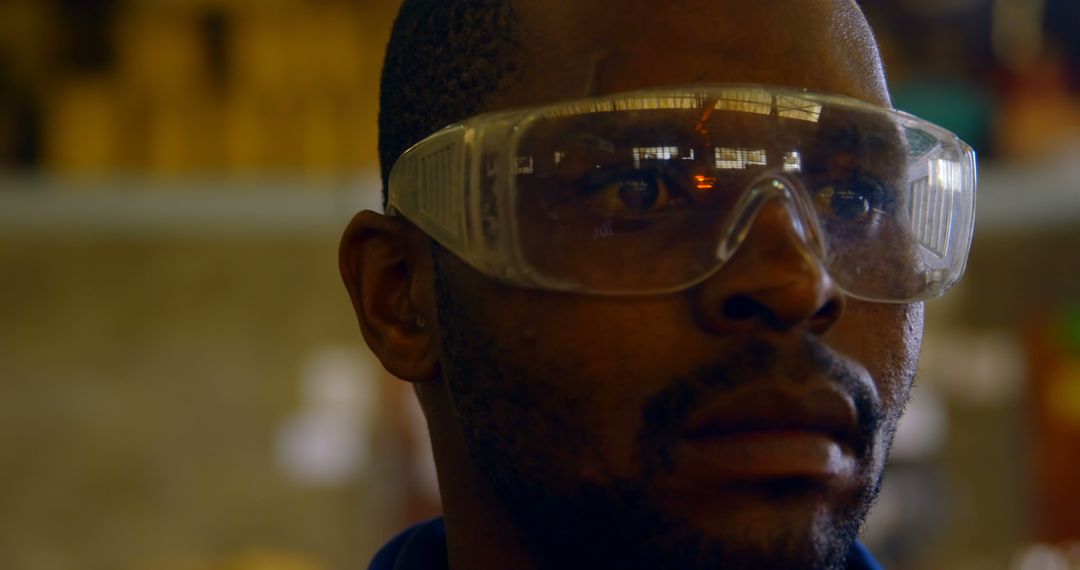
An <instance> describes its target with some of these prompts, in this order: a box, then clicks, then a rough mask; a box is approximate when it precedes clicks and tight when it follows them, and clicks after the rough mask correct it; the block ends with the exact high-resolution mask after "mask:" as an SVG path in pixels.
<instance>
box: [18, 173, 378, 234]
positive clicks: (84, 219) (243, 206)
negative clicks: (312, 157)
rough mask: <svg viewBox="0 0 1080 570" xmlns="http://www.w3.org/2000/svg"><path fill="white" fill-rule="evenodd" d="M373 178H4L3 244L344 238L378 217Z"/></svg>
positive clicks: (371, 175)
mask: <svg viewBox="0 0 1080 570" xmlns="http://www.w3.org/2000/svg"><path fill="white" fill-rule="evenodd" d="M380 188H381V183H380V181H379V175H378V174H377V173H374V172H364V173H358V174H357V175H356V176H354V177H349V178H326V179H318V178H315V179H312V178H289V177H271V176H265V177H254V178H252V177H244V178H229V177H225V176H222V177H196V176H192V177H183V178H175V179H158V178H97V179H78V178H59V177H16V176H6V177H3V176H0V238H2V237H4V236H7V237H17V236H20V235H22V236H35V235H36V236H42V235H55V236H71V235H86V236H102V237H114V236H115V237H139V236H145V237H155V236H164V237H197V236H202V235H206V236H233V237H273V236H286V237H304V236H323V235H333V234H340V232H341V231H342V230H343V229H344V228H345V225H346V224H347V223H348V221H349V219H350V218H351V217H352V215H353V214H355V213H356V212H358V211H360V210H364V209H370V210H376V211H381V208H382V206H381V201H382V197H381V192H380Z"/></svg>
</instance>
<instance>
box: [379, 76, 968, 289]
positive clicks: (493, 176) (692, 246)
mask: <svg viewBox="0 0 1080 570" xmlns="http://www.w3.org/2000/svg"><path fill="white" fill-rule="evenodd" d="M770 203H776V204H779V205H781V206H782V207H783V209H784V211H785V212H786V214H787V215H788V216H789V217H790V220H791V224H792V229H793V231H794V232H795V234H796V235H797V236H798V237H799V239H800V240H802V242H803V244H804V245H805V247H806V248H807V250H808V251H810V252H811V253H812V254H813V255H814V256H815V257H816V258H817V259H818V261H819V262H820V263H821V265H822V266H823V267H824V268H825V269H826V270H827V271H828V273H829V275H830V276H831V278H832V279H833V281H834V282H835V283H836V284H837V285H838V286H839V287H840V288H842V289H843V291H844V292H845V293H846V294H848V295H851V296H853V297H858V298H861V299H865V300H870V301H880V302H912V301H920V300H926V299H931V298H934V297H937V296H940V295H941V294H942V293H944V292H945V291H946V290H947V289H949V287H951V286H952V285H954V284H955V283H956V282H957V281H958V280H959V279H960V277H961V275H962V274H963V272H964V266H965V264H966V261H967V256H968V250H969V248H970V244H971V235H972V228H973V224H974V214H975V153H974V151H973V150H972V149H971V147H969V146H968V145H966V144H965V143H963V142H962V141H961V140H960V139H958V138H957V137H956V136H955V135H953V134H952V133H950V132H948V131H946V130H945V129H942V128H940V127H937V126H935V125H933V124H930V123H928V122H926V121H923V120H921V119H918V118H916V117H913V116H911V115H908V114H906V113H903V112H900V111H896V110H892V109H887V108H882V107H878V106H875V105H871V104H869V103H866V102H863V101H860V100H857V99H852V98H848V97H843V96H838V95H831V94H825V93H815V92H812V91H804V90H791V89H781V88H774V87H767V86H760V85H736V86H727V85H706V86H689V87H680V88H665V89H654V90H648V91H638V92H631V93H620V94H615V95H609V96H603V97H597V98H593V99H587V100H581V101H572V102H566V103H559V104H555V105H550V106H544V107H538V108H532V109H522V110H516V111H509V112H498V113H489V114H485V115H480V116H476V117H473V118H471V119H468V120H465V121H463V122H461V123H459V124H456V125H451V126H449V127H447V128H445V129H443V130H441V131H438V132H436V133H434V134H432V135H431V136H429V137H428V138H426V139H424V140H423V141H421V142H420V143H418V144H417V145H415V146H413V147H412V148H410V149H409V150H408V151H406V152H405V153H404V154H403V155H402V156H401V157H400V158H399V159H398V161H397V162H396V163H395V164H394V167H393V169H392V171H391V174H390V180H389V202H388V212H389V213H400V214H401V215H403V216H405V217H406V218H408V219H409V220H411V221H412V222H413V223H414V224H416V226H417V227H419V228H420V229H421V230H423V231H424V232H425V233H427V234H428V235H429V236H431V237H432V238H433V239H434V240H436V241H437V242H439V243H440V244H442V246H443V247H445V248H446V249H448V250H449V251H451V252H452V253H454V254H455V255H457V256H458V257H460V258H461V259H462V260H464V261H465V262H467V263H468V264H469V265H471V266H472V267H474V268H476V269H477V270H478V271H481V272H482V273H484V274H486V275H488V276H491V277H493V278H497V279H500V280H502V281H505V282H508V283H512V284H516V285H520V286H524V287H533V288H539V289H547V290H557V291H572V292H579V293H590V294H602V295H645V294H662V293H669V292H674V291H679V290H682V289H685V288H688V287H692V286H694V285H695V284H697V283H700V282H701V281H703V280H704V279H706V278H708V277H709V276H710V275H712V274H713V273H715V272H716V271H718V270H719V269H720V268H721V267H723V265H724V263H725V262H726V261H727V260H728V259H730V258H731V256H732V255H734V253H735V252H736V251H737V249H738V248H739V246H740V244H742V242H743V240H744V239H745V238H746V236H747V235H748V234H749V233H750V229H751V227H752V226H753V224H754V223H755V220H756V219H757V214H758V213H759V212H760V211H761V209H762V208H764V207H765V206H766V205H767V204H770Z"/></svg>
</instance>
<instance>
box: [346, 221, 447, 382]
mask: <svg viewBox="0 0 1080 570" xmlns="http://www.w3.org/2000/svg"><path fill="white" fill-rule="evenodd" d="M338 264H339V266H340V269H341V278H342V279H343V280H344V281H345V288H346V289H348V291H349V298H351V299H352V304H353V309H354V310H355V311H356V318H357V320H358V321H359V323H360V330H361V332H363V335H364V340H366V341H367V343H368V346H369V347H371V350H372V351H373V352H374V353H375V356H376V357H378V359H379V361H381V362H382V365H383V367H385V368H386V370H387V371H388V372H390V373H391V374H393V375H394V376H397V377H398V378H401V379H403V380H407V381H409V382H428V381H431V380H434V379H435V378H436V377H437V376H438V372H439V346H440V343H439V338H438V330H437V329H438V326H437V323H438V319H437V318H436V314H435V300H434V289H433V282H434V281H433V279H434V274H433V267H432V261H431V246H430V242H429V241H428V238H427V236H424V235H423V234H422V233H421V232H420V231H419V230H417V229H416V228H415V227H413V226H412V224H410V223H409V222H408V221H406V220H405V219H404V218H401V217H395V216H384V215H382V214H377V213H375V212H372V211H368V210H365V211H363V212H360V213H359V214H357V215H356V216H354V217H353V219H352V221H351V222H350V223H349V227H348V228H346V230H345V235H343V236H342V238H341V246H340V248H339V250H338Z"/></svg>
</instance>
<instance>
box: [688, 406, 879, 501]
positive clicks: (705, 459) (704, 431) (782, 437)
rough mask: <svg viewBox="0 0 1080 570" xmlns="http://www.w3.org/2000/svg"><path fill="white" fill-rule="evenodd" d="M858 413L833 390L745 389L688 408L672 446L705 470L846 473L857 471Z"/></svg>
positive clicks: (747, 476) (767, 474)
mask: <svg viewBox="0 0 1080 570" xmlns="http://www.w3.org/2000/svg"><path fill="white" fill-rule="evenodd" d="M858 419H859V418H858V414H857V411H856V408H855V404H854V402H853V401H852V399H851V398H850V397H848V396H846V395H845V394H843V393H842V392H840V391H839V390H835V389H831V388H819V389H816V390H812V391H807V392H799V393H794V392H791V391H783V390H779V389H773V388H769V389H752V390H746V391H740V393H738V394H735V395H732V396H731V397H726V398H724V399H723V401H721V402H717V403H716V404H714V405H710V406H707V407H706V408H705V409H703V410H702V411H701V412H700V413H698V414H695V415H692V416H691V417H690V418H689V421H688V422H687V423H686V429H685V430H684V432H683V433H682V437H681V438H680V440H679V444H678V449H679V451H678V454H679V455H681V456H682V458H683V459H684V460H685V461H688V462H689V464H690V465H693V466H695V469H700V470H702V471H705V472H708V473H709V475H710V476H712V477H719V478H724V479H741V480H766V479H816V480H820V481H827V480H831V479H839V478H846V477H850V476H852V475H854V473H855V471H856V464H857V461H856V456H857V449H858V447H859V445H858V425H859V424H858Z"/></svg>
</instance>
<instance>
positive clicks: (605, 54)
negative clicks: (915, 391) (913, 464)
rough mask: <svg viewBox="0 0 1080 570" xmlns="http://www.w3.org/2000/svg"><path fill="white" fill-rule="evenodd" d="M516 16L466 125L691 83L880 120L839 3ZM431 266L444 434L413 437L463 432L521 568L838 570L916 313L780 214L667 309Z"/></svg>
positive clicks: (616, 7) (524, 11) (865, 501)
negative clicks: (511, 529) (850, 107)
mask: <svg viewBox="0 0 1080 570" xmlns="http://www.w3.org/2000/svg"><path fill="white" fill-rule="evenodd" d="M515 12H516V15H517V18H518V20H519V22H520V25H521V27H522V30H521V32H520V33H521V41H522V44H523V46H524V50H525V53H524V54H523V56H522V61H521V62H520V65H519V66H518V69H519V70H520V71H519V73H518V74H516V75H515V76H514V77H513V78H512V80H511V81H509V82H508V83H507V84H506V88H505V89H503V90H502V91H500V92H499V93H498V94H496V95H495V96H494V97H493V98H492V99H491V100H490V101H489V104H488V105H487V106H486V108H485V109H484V110H485V111H487V110H502V109H513V108H519V107H529V106H535V105H541V104H548V103H553V102H558V101H564V100H572V99H579V98H582V97H588V96H594V95H604V94H611V93H618V92H623V91H628V90H634V89H641V88H648V87H657V86H672V85H685V84H702V83H714V84H716V83H762V84H769V85H776V86H784V87H795V88H809V89H813V90H815V91H821V92H828V93H837V94H842V95H847V96H850V97H854V98H858V99H862V100H865V101H867V102H870V103H874V104H877V105H882V106H887V105H888V104H889V102H888V96H887V93H886V88H885V82H884V77H883V74H882V71H881V67H880V62H879V59H878V56H877V52H876V47H875V46H874V43H873V39H872V36H871V35H870V32H869V30H868V28H867V26H866V23H865V21H864V20H863V19H862V16H861V14H860V13H859V12H858V9H857V8H856V7H855V5H854V3H853V2H847V1H842V0H835V1H831V0H820V1H813V2H779V1H764V2H705V1H689V2H666V3H653V2H643V1H637V0H630V1H624V2H580V1H572V0H567V1H562V0H559V1H551V0H544V1H540V0H536V1H532V2H526V1H522V2H519V3H517V4H516V8H515ZM436 258H437V263H436V270H437V271H436V277H435V282H434V283H432V284H431V286H432V287H434V289H435V296H436V299H437V301H438V311H439V323H438V324H439V333H440V335H441V338H442V346H443V349H442V353H441V356H440V359H441V360H440V364H441V371H442V382H437V383H435V384H434V385H425V386H424V387H423V388H422V390H421V392H422V399H427V400H429V403H428V404H427V405H429V406H430V400H431V399H437V398H446V399H448V400H449V403H450V406H451V407H452V409H453V410H454V412H455V414H454V415H455V417H453V418H434V419H433V418H431V417H429V421H433V422H434V423H436V424H439V425H433V426H432V430H433V431H435V430H439V429H461V430H462V431H463V432H464V437H465V439H466V441H467V442H468V447H469V452H470V460H471V461H473V462H474V463H475V466H476V468H477V469H478V470H479V471H480V472H482V473H483V474H484V475H485V476H486V477H487V478H488V480H489V481H490V484H491V486H492V488H493V489H494V493H495V496H496V497H497V498H498V499H499V501H500V502H501V503H502V506H503V507H505V508H506V509H507V510H508V511H509V512H511V513H512V515H513V516H514V517H515V520H516V522H517V523H518V524H519V526H520V527H521V528H522V531H523V532H522V534H523V535H524V536H525V538H524V540H525V542H526V544H527V546H528V547H529V548H530V549H531V550H532V551H533V552H548V553H552V552H556V551H558V550H560V549H562V550H568V551H578V554H579V555H578V556H576V557H575V558H574V560H575V561H577V563H582V561H585V560H594V558H592V557H593V556H594V557H595V560H597V561H604V563H605V564H611V565H612V566H613V567H632V566H633V567H637V566H641V567H659V566H665V567H694V565H701V566H703V567H705V566H708V565H710V564H715V563H718V562H721V561H722V562H724V563H728V564H732V567H748V566H750V565H753V564H755V561H756V563H757V564H761V565H762V566H763V567H770V568H784V567H827V566H829V565H830V564H839V563H841V562H842V560H843V556H844V553H845V552H846V548H847V545H848V544H849V543H850V541H851V540H852V539H853V538H854V534H855V532H857V530H858V524H859V523H860V521H861V520H862V518H863V517H864V516H865V514H866V512H867V510H868V509H869V506H870V503H871V501H872V499H873V496H874V495H875V493H876V489H877V487H878V485H879V483H880V477H881V472H882V469H883V467H884V463H885V459H886V455H887V452H888V447H889V444H890V441H891V438H892V433H893V430H894V429H895V427H896V422H897V420H898V419H899V416H900V414H901V412H902V409H903V406H904V405H905V403H906V401H907V398H908V392H909V389H910V386H911V382H912V377H913V375H914V372H915V367H916V361H917V354H918V348H919V343H920V341H921V336H922V320H923V308H922V305H921V304H916V303H913V304H885V303H871V302H866V301H860V300H857V299H854V298H851V297H848V296H846V295H844V294H843V293H842V292H841V290H840V289H839V287H838V286H837V285H836V284H835V283H834V282H833V281H832V279H831V278H830V276H829V274H828V273H827V271H826V270H825V269H824V268H823V267H822V264H821V262H820V261H819V260H818V258H817V257H816V256H815V255H813V253H812V252H811V251H809V249H808V246H807V244H806V243H805V242H804V241H803V240H802V239H800V238H799V237H798V235H797V232H796V231H795V229H794V228H793V225H792V219H791V215H790V211H789V210H787V209H785V208H784V207H782V205H780V204H776V203H769V204H766V205H765V206H764V207H763V208H762V209H761V210H760V211H759V212H758V213H757V217H756V219H755V220H754V222H753V225H752V226H751V227H750V230H749V233H748V234H747V235H746V237H745V239H744V240H743V241H742V243H741V245H740V246H739V248H738V250H737V251H736V252H735V255H734V256H733V257H732V258H731V259H730V260H728V261H727V262H726V263H725V264H724V265H723V267H721V268H720V270H719V271H717V272H716V273H714V274H712V275H711V276H709V277H708V278H707V279H706V280H705V281H704V282H702V283H700V284H698V285H695V286H693V287H691V288H689V289H686V290H684V291H680V292H677V293H671V294H664V295H651V296H639V297H626V296H622V297H620V296H596V295H588V294H574V293H565V292H552V291H541V290H535V289H527V288H521V287H515V286H511V285H507V284H503V283H500V282H498V281H495V280H493V279H491V278H489V277H486V276H484V275H482V274H480V273H479V272H477V271H476V270H474V269H472V268H471V267H469V266H468V265H466V264H465V263H464V262H462V261H461V260H460V259H458V258H456V257H454V256H453V255H452V254H449V253H447V252H445V251H439V252H437V253H436ZM439 422H445V423H439ZM438 453H439V449H438V448H437V449H436V455H437V456H438ZM605 545H606V546H605ZM585 550H588V551H589V552H592V554H585V553H584V552H585ZM552 556H553V558H552V559H551V560H546V562H547V563H548V564H550V565H551V567H567V565H568V564H569V562H568V561H567V560H560V559H558V557H557V556H555V555H552ZM673 560H674V561H681V564H672V561H673ZM613 561H614V562H620V563H621V564H616V563H613ZM808 561H813V562H810V563H808ZM560 565H562V566H560Z"/></svg>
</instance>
